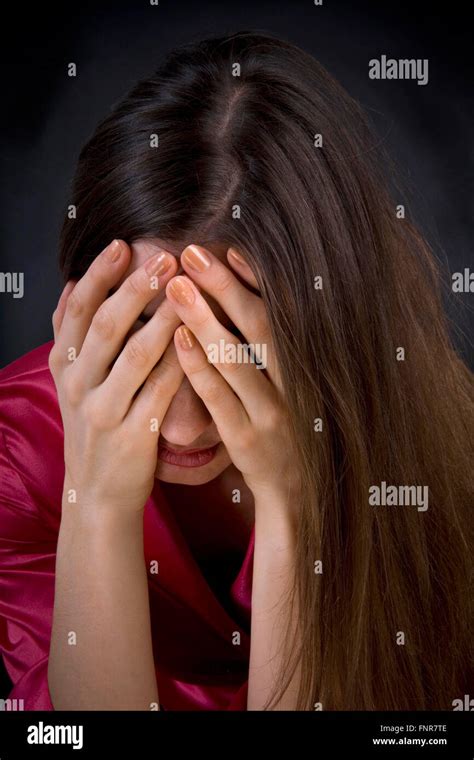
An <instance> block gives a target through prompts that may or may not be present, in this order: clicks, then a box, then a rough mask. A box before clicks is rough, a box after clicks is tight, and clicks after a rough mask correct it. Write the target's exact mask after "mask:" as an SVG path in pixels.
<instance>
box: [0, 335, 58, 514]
mask: <svg viewBox="0 0 474 760" xmlns="http://www.w3.org/2000/svg"><path fill="white" fill-rule="evenodd" d="M52 346H53V341H49V342H47V343H44V344H43V345H41V346H38V347H37V348H35V349H34V350H32V351H29V352H28V353H27V354H24V355H23V356H21V357H20V358H19V359H16V360H15V361H13V362H11V363H10V364H8V365H7V366H6V367H4V368H3V369H1V370H0V479H1V481H2V500H8V501H9V502H10V504H11V505H12V506H13V505H17V506H21V505H23V508H25V506H26V504H28V503H29V504H30V505H31V506H33V505H34V506H35V509H40V511H41V512H42V513H43V516H45V517H48V516H49V517H50V518H52V520H53V521H54V522H56V519H57V517H58V512H57V510H58V500H59V505H60V503H61V493H62V483H63V479H64V457H63V427H62V420H61V412H60V409H59V405H58V400H57V394H56V388H55V385H54V380H53V377H52V375H51V372H50V371H49V367H48V358H49V353H50V351H51V348H52Z"/></svg>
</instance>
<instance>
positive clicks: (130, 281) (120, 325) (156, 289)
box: [75, 251, 178, 389]
mask: <svg viewBox="0 0 474 760" xmlns="http://www.w3.org/2000/svg"><path fill="white" fill-rule="evenodd" d="M177 268H178V263H177V260H176V258H175V256H172V255H171V254H170V253H167V252H166V251H160V252H159V253H157V254H155V255H153V256H150V257H149V258H148V259H147V260H146V261H145V263H144V265H143V266H141V267H139V268H138V269H136V270H135V271H134V272H132V273H131V274H130V275H129V276H128V277H127V278H126V279H125V280H124V282H123V283H122V284H121V286H120V287H119V288H118V289H117V290H116V291H115V292H114V293H113V294H112V295H110V296H109V298H107V299H106V300H105V301H104V302H103V303H102V304H101V306H100V307H99V308H98V309H97V311H96V313H95V314H94V316H93V318H92V322H91V325H90V328H89V330H88V332H87V335H86V337H85V340H84V343H83V346H82V349H81V353H80V355H79V360H78V362H77V367H75V372H76V373H77V375H78V377H79V378H82V385H83V387H84V389H87V388H94V387H95V386H97V385H99V384H100V383H102V382H104V380H105V379H106V377H107V375H108V374H109V369H110V365H111V364H112V362H113V361H114V359H116V357H117V355H118V354H119V352H120V350H121V349H122V347H123V345H124V341H125V340H126V338H127V335H128V333H129V332H130V329H131V327H132V326H133V324H134V323H135V322H136V321H137V319H138V317H139V316H140V314H141V313H142V311H143V310H144V309H145V307H146V306H147V305H148V303H149V302H150V301H152V300H153V299H154V298H156V296H157V295H158V294H159V293H160V292H162V291H163V289H164V286H165V285H166V283H167V282H168V280H169V279H170V277H172V275H173V274H174V273H175V272H176V270H177ZM145 334H146V333H145Z"/></svg>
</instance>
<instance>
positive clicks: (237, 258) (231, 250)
mask: <svg viewBox="0 0 474 760" xmlns="http://www.w3.org/2000/svg"><path fill="white" fill-rule="evenodd" d="M228 254H229V256H231V257H232V258H233V259H235V261H236V262H237V264H245V265H247V262H246V261H245V259H243V258H242V256H240V254H238V253H237V251H235V250H234V248H229V250H228Z"/></svg>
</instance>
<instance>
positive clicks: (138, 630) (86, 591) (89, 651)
mask: <svg viewBox="0 0 474 760" xmlns="http://www.w3.org/2000/svg"><path fill="white" fill-rule="evenodd" d="M48 680H49V691H50V694H51V699H52V702H53V704H54V708H55V709H56V710H149V709H150V707H151V703H156V704H158V688H157V683H156V676H155V668H154V662H153V652H152V641H151V625H150V611H149V600H148V584H147V575H146V567H145V560H144V551H143V516H142V513H140V512H133V511H131V512H130V513H125V512H123V511H120V512H118V513H116V514H114V510H113V508H111V509H108V510H104V509H101V510H100V511H97V510H94V509H90V510H88V511H87V512H86V511H83V510H82V508H81V506H80V505H77V504H69V503H65V504H63V518H62V522H61V528H60V532H59V540H58V551H57V561H56V591H55V603H54V617H53V631H52V638H51V649H50V658H49V669H48Z"/></svg>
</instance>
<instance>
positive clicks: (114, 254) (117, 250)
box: [104, 240, 122, 264]
mask: <svg viewBox="0 0 474 760" xmlns="http://www.w3.org/2000/svg"><path fill="white" fill-rule="evenodd" d="M121 252H122V250H121V246H120V240H112V242H111V243H110V245H108V246H107V248H106V249H105V251H104V257H105V259H106V260H107V261H110V263H111V264H115V262H116V261H118V260H119V258H120V254H121Z"/></svg>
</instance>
